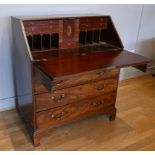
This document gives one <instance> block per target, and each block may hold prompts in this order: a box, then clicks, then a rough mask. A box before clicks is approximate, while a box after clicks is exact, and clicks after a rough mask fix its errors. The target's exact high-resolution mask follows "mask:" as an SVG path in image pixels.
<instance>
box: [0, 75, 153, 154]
mask: <svg viewBox="0 0 155 155" xmlns="http://www.w3.org/2000/svg"><path fill="white" fill-rule="evenodd" d="M154 88H155V78H154V77H152V76H151V75H148V76H141V77H136V78H132V79H128V80H125V81H120V82H119V86H118V92H117V100H116V107H117V109H118V110H117V117H116V119H115V121H113V122H109V121H108V120H107V117H104V116H101V115H99V116H96V117H91V118H87V119H85V120H81V121H77V122H74V123H71V124H68V125H65V126H60V127H58V128H57V129H56V130H53V132H52V133H51V134H50V135H49V136H48V137H45V138H44V139H42V144H41V145H40V146H39V147H34V146H33V145H32V143H31V140H30V138H29V135H28V133H27V131H26V130H25V126H24V124H23V122H22V121H21V120H20V118H19V116H18V114H17V112H16V110H9V111H3V112H0V150H1V151H4V150H7V151H8V150H12V151H13V150H16V151H26V150H27V151H28V150H29V151H30V150H38V151H46V150H47V151H57V150H59V151H78V150H81V151H88V150H92V151H93V150H96V151H97V150H98V151H109V150H111V151H121V150H124V151H154V150H155V130H154V128H155V122H154V120H155V112H154V109H155V104H154V98H155V89H154Z"/></svg>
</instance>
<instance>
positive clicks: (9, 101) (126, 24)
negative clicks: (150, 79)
mask: <svg viewBox="0 0 155 155" xmlns="http://www.w3.org/2000/svg"><path fill="white" fill-rule="evenodd" d="M68 13H75V14H77V13H78V14H79V13H99V14H107V15H111V16H112V19H113V21H114V23H115V26H116V28H117V30H118V33H119V35H120V37H121V40H122V42H123V44H124V47H125V48H126V49H128V50H136V52H137V53H139V54H141V55H144V56H147V57H149V58H152V59H154V60H155V18H154V15H155V5H153V4H152V5H141V4H138V5H132V4H130V5H127V4H125V5H118V4H116V5H107V4H102V5H101V4H100V5H52V4H51V5H0V110H1V109H7V108H10V107H12V106H14V96H15V94H14V82H13V74H12V72H13V71H12V58H11V52H12V46H13V45H12V32H11V18H10V17H11V16H22V15H50V14H68ZM154 65H155V63H152V64H151V65H150V66H154Z"/></svg>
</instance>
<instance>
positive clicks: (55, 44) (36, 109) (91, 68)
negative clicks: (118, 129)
mask: <svg viewBox="0 0 155 155" xmlns="http://www.w3.org/2000/svg"><path fill="white" fill-rule="evenodd" d="M12 31H13V41H14V49H13V56H14V75H15V84H16V108H17V110H18V112H19V114H20V116H21V117H22V118H23V120H24V121H25V123H26V125H27V128H28V130H29V133H30V135H31V137H32V140H33V143H34V145H35V146H38V145H40V139H41V138H42V137H43V136H45V135H47V134H48V133H50V131H52V130H53V129H54V128H56V127H58V126H60V125H63V124H66V123H69V122H72V121H75V120H80V119H82V118H86V117H89V116H93V115H97V114H104V115H107V116H109V119H110V120H114V119H115V116H116V107H115V102H116V95H117V87H118V80H119V71H120V68H121V67H127V66H134V67H136V68H138V69H141V70H143V71H145V69H146V66H147V63H149V62H150V60H149V59H147V58H145V57H143V56H140V55H137V54H135V53H131V52H129V51H126V50H124V48H123V45H122V42H121V40H120V38H119V35H118V33H117V31H116V29H115V27H114V24H113V22H112V19H111V17H110V16H103V15H77V16H70V15H63V16H61V15H60V16H56V15H55V16H40V17H12Z"/></svg>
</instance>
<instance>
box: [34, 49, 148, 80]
mask: <svg viewBox="0 0 155 155" xmlns="http://www.w3.org/2000/svg"><path fill="white" fill-rule="evenodd" d="M149 62H150V59H148V58H145V57H143V56H140V55H137V54H135V53H131V52H128V51H125V50H120V51H112V50H111V51H97V52H88V53H84V54H83V53H82V54H79V55H72V54H71V55H68V56H66V55H62V56H53V57H49V58H48V59H47V61H41V62H37V63H36V64H35V65H36V66H37V67H39V68H40V69H41V70H42V71H43V72H44V73H46V74H47V75H48V76H50V77H51V78H59V77H62V76H66V75H72V74H77V73H81V72H88V71H92V70H96V69H103V68H106V67H107V66H110V67H117V68H121V67H127V66H136V65H141V64H147V63H149Z"/></svg>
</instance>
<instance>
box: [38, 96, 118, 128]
mask: <svg viewBox="0 0 155 155" xmlns="http://www.w3.org/2000/svg"><path fill="white" fill-rule="evenodd" d="M115 98H116V93H110V94H106V95H102V96H99V97H96V98H93V99H88V100H83V101H80V102H76V103H74V104H69V105H66V106H61V107H57V108H53V109H50V110H46V111H43V112H38V113H36V125H37V128H38V129H39V128H46V127H50V126H52V127H56V126H58V125H61V124H64V123H67V122H70V121H72V120H77V119H80V118H82V117H86V116H89V115H92V114H96V113H98V112H99V111H101V112H102V111H103V110H104V108H107V107H108V106H110V105H113V104H114V103H115Z"/></svg>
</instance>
